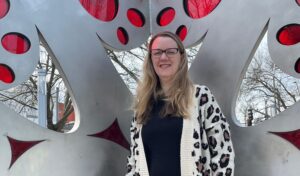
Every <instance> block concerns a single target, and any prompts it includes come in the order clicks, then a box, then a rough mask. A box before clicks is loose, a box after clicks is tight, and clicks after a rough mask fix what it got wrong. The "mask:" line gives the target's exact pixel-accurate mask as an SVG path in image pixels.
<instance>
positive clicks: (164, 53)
mask: <svg viewBox="0 0 300 176" xmlns="http://www.w3.org/2000/svg"><path fill="white" fill-rule="evenodd" d="M160 59H161V60H164V59H168V56H167V54H166V52H163V53H162V55H161V56H160Z"/></svg>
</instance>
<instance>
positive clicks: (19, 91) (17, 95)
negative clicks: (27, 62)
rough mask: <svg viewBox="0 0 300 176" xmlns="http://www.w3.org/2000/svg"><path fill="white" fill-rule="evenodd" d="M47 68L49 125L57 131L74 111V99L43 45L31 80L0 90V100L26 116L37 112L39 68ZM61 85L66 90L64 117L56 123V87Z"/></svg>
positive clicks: (63, 95) (63, 98)
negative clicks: (54, 115)
mask: <svg viewBox="0 0 300 176" xmlns="http://www.w3.org/2000/svg"><path fill="white" fill-rule="evenodd" d="M41 68H43V69H45V70H46V73H47V74H46V86H47V95H46V96H47V127H48V128H49V129H52V130H55V131H62V129H63V128H64V126H65V123H66V121H67V118H68V116H69V115H70V114H71V113H72V112H73V106H72V101H71V98H70V95H69V93H68V91H67V89H66V88H65V86H64V83H63V80H62V77H61V76H60V74H59V72H58V70H57V69H56V67H55V65H54V64H53V62H52V59H51V57H50V55H49V54H48V53H47V51H46V50H45V49H44V48H43V47H42V46H41V59H40V61H39V62H38V65H37V68H36V70H35V71H34V72H33V74H32V75H31V76H30V78H29V80H27V81H25V82H23V83H22V84H20V85H19V86H17V87H14V88H12V89H9V90H4V91H1V92H0V101H1V102H4V103H5V104H7V105H8V106H9V107H11V108H12V109H14V110H15V111H17V112H18V113H19V114H21V115H22V116H24V117H28V115H29V116H32V115H36V114H37V110H38V108H37V103H38V102H37V101H38V100H37V91H38V85H37V81H38V76H37V75H38V69H41ZM56 87H60V89H61V90H63V91H64V92H63V93H62V94H61V95H62V96H61V97H60V99H61V101H64V105H65V106H64V107H65V108H64V112H63V117H62V118H61V119H60V120H59V121H58V122H57V123H55V124H54V122H53V114H54V107H55V105H56V104H55V103H54V100H55V98H56V97H55V92H54V91H55V90H56V89H55V88H56Z"/></svg>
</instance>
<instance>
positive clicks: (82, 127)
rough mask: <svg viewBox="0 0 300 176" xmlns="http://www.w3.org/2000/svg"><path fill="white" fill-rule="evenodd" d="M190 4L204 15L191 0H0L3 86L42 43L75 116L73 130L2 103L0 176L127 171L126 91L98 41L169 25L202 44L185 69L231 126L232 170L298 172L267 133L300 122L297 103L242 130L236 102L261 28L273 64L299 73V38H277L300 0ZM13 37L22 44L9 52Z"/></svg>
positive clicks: (289, 153)
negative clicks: (53, 127)
mask: <svg viewBox="0 0 300 176" xmlns="http://www.w3.org/2000/svg"><path fill="white" fill-rule="evenodd" d="M194 1H195V2H198V3H199V7H200V8H198V9H200V11H201V13H200V11H197V10H195V9H194V7H193V1H189V0H180V1H164V0H152V1H145V0H144V1H142V0H135V1H134V0H122V1H119V0H107V1H100V0H99V1H97V0H68V1H66V0H65V1H61V0H51V1H50V0H22V1H20V0H19V1H18V0H14V1H13V0H2V1H0V2H2V3H4V4H6V5H7V8H6V7H5V6H3V7H4V8H0V9H1V10H2V11H3V13H2V12H0V15H1V14H3V15H2V16H0V36H1V39H2V46H1V47H0V69H1V70H2V72H1V74H2V75H5V77H3V76H2V75H0V79H1V80H2V81H3V82H1V83H0V88H1V89H8V88H11V87H14V86H16V85H18V84H20V83H21V82H23V81H25V80H26V79H28V77H29V75H30V74H31V73H32V71H33V70H34V68H35V66H36V64H37V61H38V57H39V56H38V55H39V53H38V48H39V46H38V45H39V41H42V42H43V43H44V44H45V45H46V46H47V50H48V51H49V52H50V54H51V55H52V57H53V58H56V59H55V64H56V66H57V67H58V68H59V70H60V73H62V75H63V77H64V81H65V83H66V84H67V87H68V89H69V90H70V92H71V94H72V98H73V102H75V103H74V106H75V111H76V118H77V119H76V123H75V127H74V128H73V131H72V132H71V133H69V134H60V133H56V132H53V131H50V130H47V129H44V128H41V127H39V126H37V125H35V124H33V123H31V122H30V121H28V120H26V119H23V118H19V115H18V114H16V113H14V112H12V111H11V110H10V109H8V108H7V107H5V106H4V105H2V104H0V113H1V118H0V134H2V135H1V137H0V163H1V165H0V175H11V176H21V175H22V176H27V175H28V176H29V175H30V176H41V175H42V176H48V175H61V176H62V175H72V176H82V175H89V176H99V175H101V176H102V175H105V176H119V175H124V173H125V165H126V156H127V155H128V152H129V151H128V145H129V143H128V142H127V140H128V139H129V136H128V135H129V123H130V119H131V116H132V112H131V111H129V107H130V104H131V94H130V92H129V91H128V89H127V88H126V86H125V84H124V83H123V82H122V79H121V78H120V77H119V75H118V73H117V71H116V69H115V68H114V66H113V64H112V63H111V61H110V60H109V59H108V57H107V55H106V52H105V50H104V47H103V45H105V46H106V47H110V48H114V49H117V50H128V49H131V48H134V47H137V46H139V45H141V44H142V43H143V42H145V41H146V40H147V39H148V37H149V36H150V34H152V33H157V32H159V31H163V30H170V31H172V32H174V33H177V34H178V35H179V36H180V37H181V39H182V40H183V42H184V44H185V45H186V46H193V45H195V44H196V43H199V42H203V45H202V47H201V48H200V51H199V54H198V55H197V58H196V60H195V61H194V63H193V64H192V66H191V69H190V73H191V76H192V78H193V80H194V82H196V83H198V84H206V85H207V86H208V87H210V88H211V90H212V92H213V93H214V94H215V96H216V98H217V100H218V102H219V103H220V105H221V107H222V110H223V112H224V114H225V115H226V116H227V118H228V119H229V121H230V123H231V128H232V137H233V142H234V147H235V151H236V171H235V175H237V176H241V175H242V176H253V175H257V176H281V175H289V176H298V175H299V174H300V170H299V169H298V168H297V166H298V164H297V163H298V162H299V158H300V152H299V149H298V148H296V147H295V146H294V145H292V144H291V143H289V142H287V141H285V140H283V139H282V138H279V137H278V136H275V135H273V134H271V133H268V132H269V131H273V132H275V131H276V132H280V131H293V130H297V129H299V121H300V119H299V118H298V117H297V114H298V113H299V109H300V104H299V103H296V104H295V105H294V106H293V107H292V108H290V109H288V110H286V111H285V112H283V113H281V114H279V115H278V117H277V118H275V119H272V120H269V121H267V122H264V123H263V124H261V125H258V126H255V127H249V128H242V127H239V124H238V122H237V120H236V116H235V112H234V109H235V100H236V96H237V93H238V89H239V86H240V83H241V79H242V76H243V74H244V73H245V70H246V69H247V66H248V64H249V62H250V59H251V58H252V55H253V53H254V52H255V49H256V47H257V46H258V45H259V43H260V40H261V38H262V36H263V35H264V34H265V32H266V31H268V42H269V50H270V53H271V56H272V59H273V60H274V62H275V63H276V64H277V65H278V66H279V67H280V68H281V69H282V70H283V71H284V72H286V73H288V74H290V75H293V76H295V77H300V76H299V73H297V72H296V71H295V69H294V68H295V64H297V63H298V62H297V60H298V58H299V55H300V50H299V45H296V44H294V45H292V46H287V45H284V44H282V43H280V42H279V41H278V38H277V35H278V32H279V31H280V30H281V29H282V27H284V26H286V25H288V24H297V23H299V11H300V7H299V1H298V0H297V1H295V0H285V1H282V0H265V1H259V0H244V1H243V2H239V1H233V0H222V1H221V0H215V1H208V0H194ZM101 2H102V3H104V2H106V3H105V4H101ZM97 3H98V4H97ZM3 9H4V10H3ZM5 9H6V10H5ZM203 10H204V11H203ZM103 14H105V15H103ZM9 35H11V36H12V38H18V37H19V38H21V39H22V41H23V43H24V45H25V46H23V45H22V47H21V48H19V49H18V50H13V47H12V46H10V45H9V44H8V41H9V40H10V38H9V37H8V36H9ZM5 44H7V45H5ZM3 73H4V74H3ZM124 136H125V137H124ZM126 139H127V140H126ZM297 139H298V140H299V137H298V138H297Z"/></svg>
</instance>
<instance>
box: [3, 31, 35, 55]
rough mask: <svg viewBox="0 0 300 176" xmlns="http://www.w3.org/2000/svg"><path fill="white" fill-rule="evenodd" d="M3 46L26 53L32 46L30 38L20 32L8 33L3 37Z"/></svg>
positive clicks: (8, 49)
mask: <svg viewBox="0 0 300 176" xmlns="http://www.w3.org/2000/svg"><path fill="white" fill-rule="evenodd" d="M1 42H2V46H3V48H5V49H6V50H7V51H9V52H11V53H14V54H23V53H26V52H27V51H28V50H29V48H30V41H29V39H28V38H27V37H26V36H25V35H23V34H20V33H8V34H5V35H4V36H3V37H2V40H1Z"/></svg>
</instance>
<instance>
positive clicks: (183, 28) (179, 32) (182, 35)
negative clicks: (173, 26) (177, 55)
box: [176, 25, 188, 41]
mask: <svg viewBox="0 0 300 176" xmlns="http://www.w3.org/2000/svg"><path fill="white" fill-rule="evenodd" d="M187 32H188V31H187V27H186V26H185V25H181V26H179V27H178V29H177V30H176V35H177V36H178V37H179V38H180V40H181V41H183V40H184V39H185V37H186V35H187Z"/></svg>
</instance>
